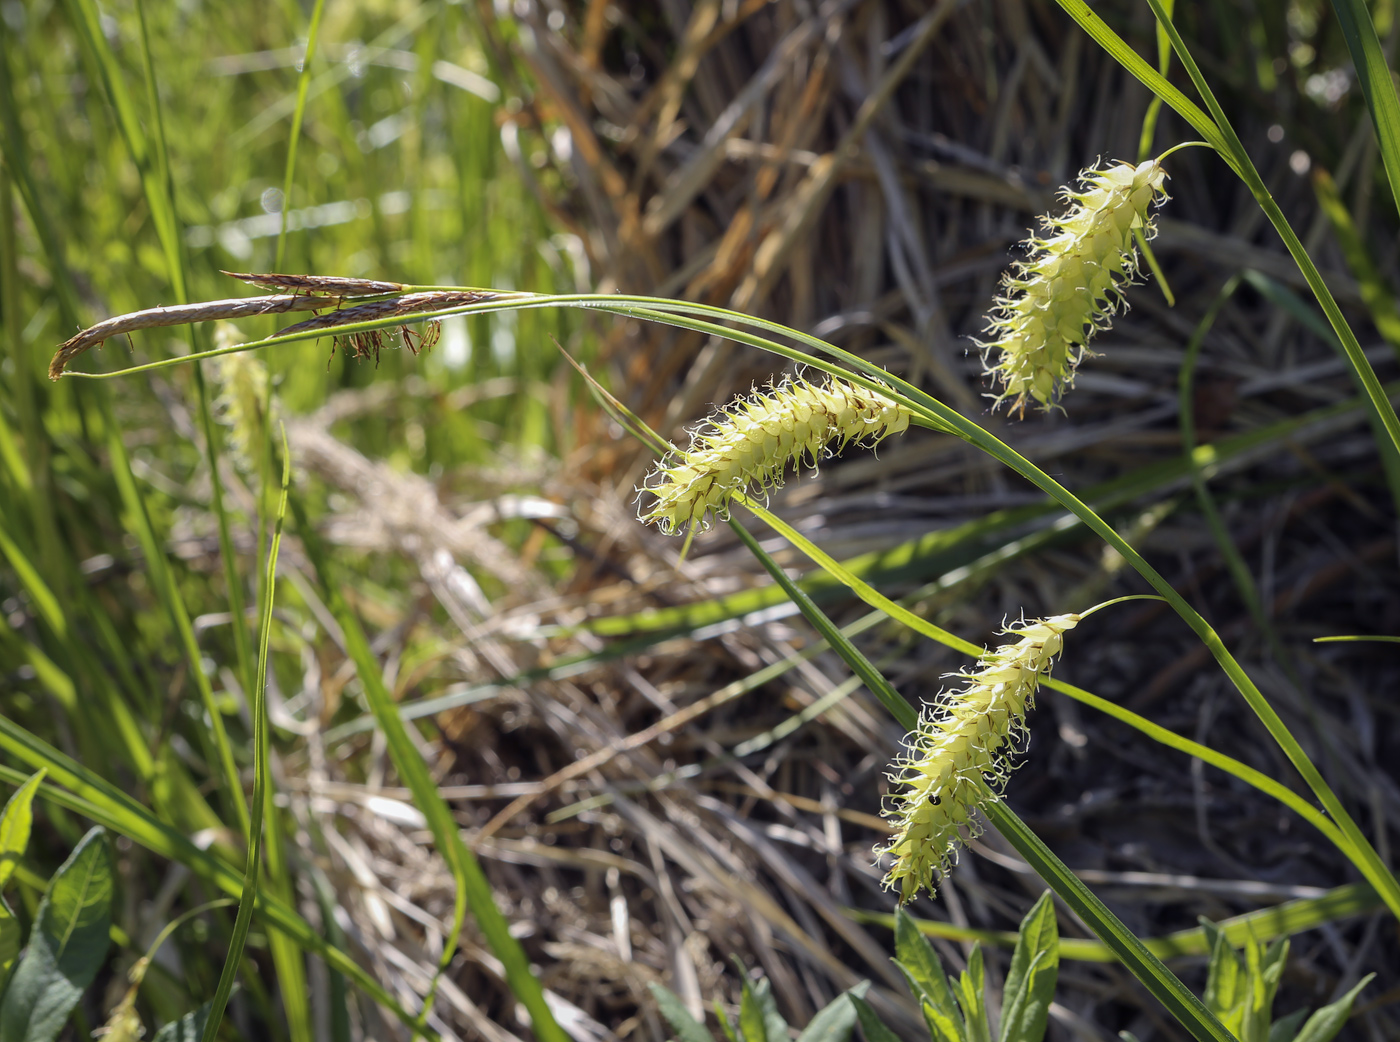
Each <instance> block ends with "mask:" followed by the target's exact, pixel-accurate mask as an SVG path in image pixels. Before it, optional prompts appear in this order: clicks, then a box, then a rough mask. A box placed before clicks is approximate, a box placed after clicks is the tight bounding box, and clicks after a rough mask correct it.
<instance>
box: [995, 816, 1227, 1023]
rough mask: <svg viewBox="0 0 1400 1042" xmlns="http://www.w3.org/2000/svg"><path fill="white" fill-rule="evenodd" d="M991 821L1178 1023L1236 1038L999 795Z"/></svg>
mask: <svg viewBox="0 0 1400 1042" xmlns="http://www.w3.org/2000/svg"><path fill="white" fill-rule="evenodd" d="M983 812H984V813H985V814H986V815H987V820H988V821H990V822H991V823H992V825H993V826H995V827H996V830H997V831H998V832H1000V833H1001V834H1002V835H1003V836H1004V837H1006V841H1007V842H1008V843H1010V844H1011V845H1012V846H1013V847H1015V848H1016V852H1017V853H1018V854H1020V855H1021V856H1022V857H1023V858H1025V859H1026V862H1027V863H1028V864H1029V865H1030V866H1031V867H1032V868H1034V869H1035V871H1036V874H1037V875H1039V876H1040V878H1041V879H1043V880H1045V882H1047V883H1049V884H1050V887H1051V889H1053V890H1054V891H1055V893H1056V894H1057V895H1058V896H1059V898H1060V899H1061V900H1062V901H1064V903H1065V904H1067V905H1068V906H1069V907H1070V910H1071V911H1073V912H1074V914H1075V915H1077V916H1079V918H1080V919H1082V920H1083V921H1084V922H1085V924H1086V925H1088V927H1089V928H1090V929H1091V930H1093V931H1094V935H1095V936H1096V937H1098V939H1099V940H1100V941H1102V942H1103V943H1104V944H1105V945H1107V946H1108V948H1109V949H1111V950H1112V952H1113V954H1114V955H1116V956H1118V958H1119V960H1120V961H1122V963H1123V965H1125V966H1127V967H1128V968H1129V969H1131V970H1132V971H1133V975H1134V976H1135V977H1137V979H1138V980H1139V981H1141V982H1142V984H1143V985H1144V986H1145V987H1146V988H1147V990H1148V991H1150V992H1152V994H1153V995H1154V996H1156V998H1157V1001H1158V1002H1160V1003H1161V1004H1162V1005H1163V1006H1165V1007H1166V1008H1167V1011H1168V1012H1169V1013H1171V1015H1172V1016H1173V1017H1175V1018H1176V1019H1177V1021H1178V1022H1179V1023H1180V1024H1181V1025H1182V1026H1183V1027H1184V1028H1186V1030H1187V1031H1189V1032H1191V1034H1192V1035H1193V1036H1195V1037H1196V1038H1197V1039H1199V1040H1200V1042H1234V1039H1235V1036H1234V1035H1232V1034H1230V1032H1229V1030H1228V1029H1227V1028H1226V1027H1225V1025H1224V1024H1222V1023H1220V1021H1219V1019H1218V1018H1217V1017H1216V1016H1215V1014H1214V1013H1212V1012H1211V1011H1210V1010H1209V1009H1207V1008H1206V1006H1205V1003H1203V1002H1202V1001H1201V1000H1200V999H1198V998H1197V997H1196V996H1195V995H1194V994H1193V993H1192V992H1191V989H1190V988H1188V987H1186V985H1184V984H1182V983H1181V981H1180V979H1178V978H1177V976H1176V974H1174V973H1172V971H1171V970H1169V969H1167V966H1166V964H1165V963H1163V962H1162V960H1161V959H1159V958H1157V956H1155V955H1153V954H1152V952H1151V951H1149V950H1148V948H1147V945H1145V944H1143V943H1142V941H1141V939H1140V938H1138V936H1137V935H1136V934H1134V933H1133V932H1132V931H1131V930H1129V929H1128V928H1127V927H1126V926H1124V925H1123V922H1122V920H1120V919H1119V918H1118V917H1117V916H1116V915H1114V914H1113V913H1112V912H1110V911H1109V910H1108V909H1107V908H1106V907H1105V906H1104V904H1103V902H1102V901H1100V900H1099V899H1098V898H1097V897H1095V896H1094V892H1093V891H1092V890H1090V889H1089V888H1088V887H1087V886H1085V885H1084V883H1083V882H1082V881H1081V880H1080V879H1079V877H1078V876H1076V875H1075V874H1074V873H1073V872H1071V871H1070V870H1069V869H1068V868H1066V867H1065V863H1064V862H1063V861H1061V860H1060V859H1059V858H1057V857H1056V856H1055V854H1054V852H1053V851H1052V850H1051V849H1050V848H1049V847H1047V846H1046V845H1045V844H1044V843H1042V842H1041V841H1040V837H1038V836H1037V835H1036V834H1035V833H1034V832H1032V831H1031V830H1030V828H1028V827H1027V825H1026V823H1025V822H1024V821H1022V820H1021V819H1020V818H1018V817H1017V816H1016V815H1015V814H1013V813H1012V812H1011V809H1010V808H1009V807H1007V806H1006V804H1005V803H1003V802H1001V801H1000V800H998V799H992V800H988V801H987V802H986V803H985V804H984V805H983Z"/></svg>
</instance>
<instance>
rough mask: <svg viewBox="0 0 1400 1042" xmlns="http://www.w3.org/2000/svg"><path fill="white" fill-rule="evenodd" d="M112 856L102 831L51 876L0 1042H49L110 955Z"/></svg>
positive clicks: (9, 994) (4, 1007)
mask: <svg viewBox="0 0 1400 1042" xmlns="http://www.w3.org/2000/svg"><path fill="white" fill-rule="evenodd" d="M111 905H112V855H111V853H110V851H109V850H108V848H107V833H106V831H105V830H104V829H102V828H101V827H97V828H94V829H92V830H91V831H90V832H88V834H87V835H86V836H84V837H83V838H82V841H81V842H79V844H78V845H77V847H75V848H74V850H73V853H72V854H71V855H69V857H68V860H67V861H65V862H64V863H63V864H62V865H61V866H60V867H59V869H58V871H57V872H56V873H54V877H53V880H52V882H50V884H49V891H48V893H47V894H45V895H44V899H43V901H41V902H40V904H39V913H38V915H37V916H36V917H35V920H34V929H33V930H32V931H31V933H30V937H29V947H28V949H27V950H26V951H25V953H24V958H23V959H21V960H20V963H19V968H18V969H16V970H15V975H14V977H13V978H12V979H11V981H10V986H9V987H8V988H7V989H6V990H5V997H4V1000H3V1002H0V1042H52V1040H53V1039H54V1038H56V1037H57V1036H58V1033H59V1032H60V1031H61V1030H63V1025H64V1024H65V1023H67V1021H68V1015H69V1014H70V1013H71V1012H72V1010H73V1007H74V1006H75V1005H77V1002H78V999H79V998H81V997H82V994H83V992H84V991H85V990H86V989H87V986H88V985H89V984H91V983H92V979H93V978H94V977H95V976H97V971H98V969H99V968H100V967H101V965H102V962H103V960H104V959H105V958H106V956H107V946H108V944H109V943H110V941H109V938H108V931H109V929H110V928H111V925H112V914H111Z"/></svg>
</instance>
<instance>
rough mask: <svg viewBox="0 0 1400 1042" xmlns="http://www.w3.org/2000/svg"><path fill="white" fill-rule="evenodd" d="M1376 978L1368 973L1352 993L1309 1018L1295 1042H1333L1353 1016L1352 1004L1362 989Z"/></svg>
mask: <svg viewBox="0 0 1400 1042" xmlns="http://www.w3.org/2000/svg"><path fill="white" fill-rule="evenodd" d="M1374 976H1375V974H1374V973H1368V974H1367V975H1366V976H1365V977H1363V978H1362V979H1361V982H1360V983H1359V984H1357V985H1356V987H1354V988H1352V989H1351V991H1349V992H1347V993H1346V994H1345V995H1343V996H1342V997H1341V998H1339V999H1338V1000H1337V1001H1336V1002H1334V1003H1332V1004H1331V1005H1330V1006H1323V1007H1322V1008H1321V1009H1320V1010H1318V1011H1317V1012H1316V1013H1314V1014H1313V1015H1312V1016H1311V1017H1309V1018H1308V1022H1307V1023H1306V1024H1304V1025H1303V1030H1302V1031H1300V1032H1298V1037H1297V1038H1296V1039H1294V1042H1331V1040H1332V1039H1333V1038H1335V1037H1336V1035H1337V1032H1339V1031H1341V1030H1342V1025H1343V1024H1345V1023H1346V1022H1347V1017H1349V1016H1351V1004H1352V1003H1353V1002H1355V1001H1356V996H1357V995H1359V994H1360V993H1361V989H1362V988H1364V987H1366V985H1368V984H1370V983H1371V978H1372V977H1374Z"/></svg>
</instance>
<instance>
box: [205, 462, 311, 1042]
mask: <svg viewBox="0 0 1400 1042" xmlns="http://www.w3.org/2000/svg"><path fill="white" fill-rule="evenodd" d="M282 460H283V462H282V496H281V499H280V500H279V501H278V504H277V520H276V522H275V523H274V527H273V530H272V543H271V546H270V547H269V548H268V553H267V572H266V576H265V579H264V582H265V583H266V586H267V596H266V597H265V598H264V599H263V609H262V617H261V618H260V619H259V620H258V679H257V687H256V688H255V689H254V694H253V704H252V705H250V706H249V707H248V709H249V711H250V713H251V714H252V717H253V801H252V806H251V807H249V808H248V813H249V823H248V860H247V865H246V867H245V868H244V870H243V890H242V893H241V894H240V896H239V899H238V914H237V916H236V917H235V918H234V921H233V935H232V937H230V938H229V945H228V955H227V957H226V958H225V960H224V969H223V972H222V973H221V974H220V975H219V984H218V987H217V989H216V990H215V992H214V998H213V1000H212V1001H211V1002H210V1006H209V1019H208V1021H207V1022H206V1023H205V1025H204V1036H203V1039H204V1042H215V1039H216V1038H217V1037H218V1034H219V1024H220V1023H221V1022H222V1021H223V1019H224V1007H225V1006H226V1005H227V1004H228V998H229V995H231V994H232V993H233V985H234V982H235V981H237V979H238V967H239V964H240V963H241V962H242V961H243V947H244V945H245V944H246V943H247V940H248V928H249V927H250V926H251V925H252V923H253V907H254V906H255V905H256V903H257V899H258V879H259V875H260V873H261V871H262V829H263V809H264V801H265V799H266V797H267V786H268V781H269V775H270V772H271V767H270V764H269V757H268V743H267V670H268V661H267V659H268V644H269V641H270V640H271V637H272V605H273V602H274V600H275V598H274V596H273V595H274V593H275V591H276V582H277V554H278V551H279V550H280V549H281V546H282V522H283V521H284V520H285V518H286V516H287V489H288V486H289V485H290V483H291V480H292V457H291V454H290V453H288V452H286V451H285V448H284V452H283V457H282Z"/></svg>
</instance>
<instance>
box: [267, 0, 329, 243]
mask: <svg viewBox="0 0 1400 1042" xmlns="http://www.w3.org/2000/svg"><path fill="white" fill-rule="evenodd" d="M325 9H326V0H316V6H315V7H313V8H312V9H311V25H310V27H309V28H308V29H307V30H306V54H304V55H303V56H302V59H301V74H300V75H299V76H298V77H297V107H296V111H294V112H293V113H292V130H291V134H290V135H289V136H288V138H287V168H286V172H285V173H284V174H283V176H282V225H281V228H280V230H279V231H278V233H277V252H276V255H275V259H274V261H273V263H272V270H273V271H281V270H282V260H283V258H284V257H285V256H286V255H287V213H288V211H289V210H290V209H291V206H292V179H293V175H294V174H295V172H296V166H297V143H298V142H299V141H300V140H301V123H302V119H303V117H305V115H306V95H307V92H308V91H309V90H310V89H311V59H312V58H314V57H315V56H316V41H317V40H318V39H319V38H320V35H321V13H322V12H323V11H324V10H325Z"/></svg>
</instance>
